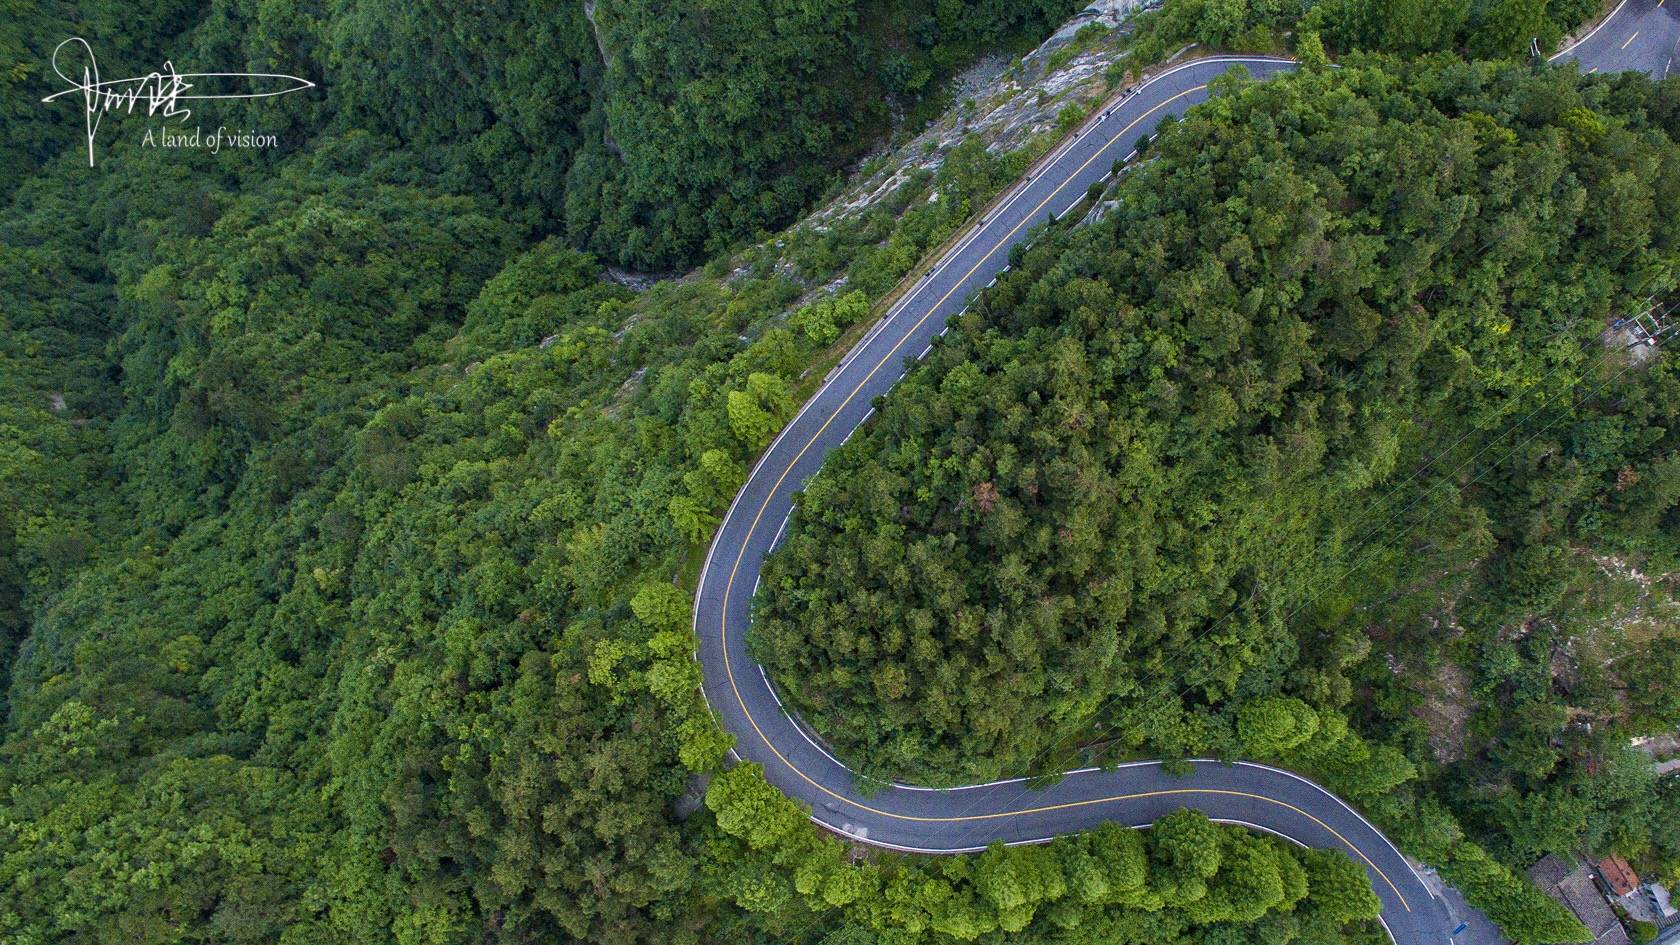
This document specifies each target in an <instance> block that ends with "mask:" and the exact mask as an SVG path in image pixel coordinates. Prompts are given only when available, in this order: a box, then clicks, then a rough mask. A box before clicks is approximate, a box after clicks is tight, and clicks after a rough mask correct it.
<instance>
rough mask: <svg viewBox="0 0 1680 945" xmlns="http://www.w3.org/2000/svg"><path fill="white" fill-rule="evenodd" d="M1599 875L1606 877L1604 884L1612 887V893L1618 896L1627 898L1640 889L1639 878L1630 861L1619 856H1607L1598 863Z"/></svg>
mask: <svg viewBox="0 0 1680 945" xmlns="http://www.w3.org/2000/svg"><path fill="white" fill-rule="evenodd" d="M1598 873H1599V875H1600V876H1603V877H1604V884H1605V885H1606V886H1609V887H1610V892H1612V893H1614V894H1615V895H1618V896H1625V895H1627V894H1628V893H1630V892H1633V891H1634V890H1635V889H1638V888H1639V876H1638V874H1636V873H1634V871H1633V867H1631V866H1629V865H1628V861H1627V860H1624V859H1622V858H1621V857H1619V856H1613V855H1612V856H1607V857H1605V858H1604V859H1602V860H1599V861H1598Z"/></svg>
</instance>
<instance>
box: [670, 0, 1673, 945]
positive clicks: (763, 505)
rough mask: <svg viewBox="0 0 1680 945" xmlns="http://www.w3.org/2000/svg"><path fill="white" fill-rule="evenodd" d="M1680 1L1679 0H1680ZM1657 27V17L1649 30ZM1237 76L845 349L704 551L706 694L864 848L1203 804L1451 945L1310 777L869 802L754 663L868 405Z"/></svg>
mask: <svg viewBox="0 0 1680 945" xmlns="http://www.w3.org/2000/svg"><path fill="white" fill-rule="evenodd" d="M1665 2H1666V0H1627V2H1626V3H1624V4H1623V8H1622V9H1618V11H1617V12H1616V13H1615V14H1613V15H1612V16H1611V17H1610V18H1609V19H1607V20H1606V21H1605V23H1604V24H1603V25H1601V27H1600V28H1599V29H1598V30H1597V31H1595V33H1594V34H1593V35H1591V36H1589V37H1586V38H1585V39H1583V41H1582V43H1581V44H1579V45H1578V47H1577V48H1576V50H1572V51H1569V52H1566V53H1565V54H1564V55H1568V56H1572V57H1575V58H1578V59H1581V60H1584V61H1583V63H1582V64H1583V66H1584V67H1590V68H1599V69H1603V68H1606V66H1609V65H1612V64H1614V63H1615V62H1617V61H1619V60H1618V59H1617V58H1616V57H1617V56H1618V55H1620V54H1621V53H1622V51H1623V50H1624V49H1627V48H1630V47H1632V46H1634V45H1635V42H1633V41H1628V42H1622V41H1621V40H1614V41H1612V38H1613V37H1615V36H1618V35H1624V34H1625V35H1630V34H1632V33H1633V32H1635V31H1637V32H1641V33H1643V32H1645V31H1646V30H1648V29H1653V28H1654V27H1653V25H1652V23H1657V27H1656V32H1658V33H1662V34H1664V35H1666V36H1667V38H1666V39H1663V38H1662V36H1656V37H1647V42H1648V43H1653V44H1654V45H1652V46H1651V49H1654V50H1657V51H1658V52H1660V51H1661V49H1660V46H1661V43H1663V42H1667V43H1668V44H1669V48H1672V43H1673V39H1674V37H1675V35H1677V33H1676V31H1674V30H1672V29H1667V27H1669V26H1671V25H1672V24H1673V23H1674V22H1675V21H1674V20H1672V19H1671V18H1670V17H1669V14H1668V13H1667V12H1666V11H1664V10H1663V9H1662V7H1663V4H1664V3H1665ZM1674 2H1676V4H1677V6H1680V0H1674ZM1647 8H1649V9H1647ZM1652 11H1655V12H1654V13H1653V12H1652ZM1636 14H1637V15H1636ZM1623 16H1625V17H1626V19H1625V20H1623V21H1620V22H1618V20H1617V18H1618V17H1623ZM1647 16H1650V17H1655V19H1654V20H1653V21H1651V22H1646V21H1644V20H1640V19H1639V18H1640V17H1647ZM1636 20H1639V23H1638V24H1636V23H1635V21H1636ZM1659 21H1660V22H1659ZM1618 31H1620V32H1618ZM1599 34H1603V36H1604V39H1603V40H1600V39H1599ZM1618 43H1619V44H1620V45H1618ZM1589 44H1592V45H1589ZM1601 47H1602V49H1601ZM1639 49H1640V50H1641V52H1640V58H1639V60H1638V63H1637V64H1635V65H1634V66H1630V68H1644V67H1645V66H1644V63H1645V60H1646V59H1647V58H1650V57H1655V56H1656V55H1657V53H1656V52H1652V53H1650V54H1649V56H1647V54H1646V52H1645V49H1646V47H1645V46H1640V47H1639ZM1554 58H1555V57H1554ZM1652 61H1655V59H1654V58H1653V59H1652ZM1589 62H1590V65H1589ZM1238 65H1240V66H1242V67H1244V68H1246V69H1247V70H1248V72H1249V73H1250V74H1251V75H1252V76H1254V77H1255V78H1266V77H1269V76H1272V75H1274V74H1276V73H1279V72H1283V71H1288V70H1291V69H1293V68H1294V64H1293V63H1292V62H1290V61H1288V60H1284V59H1277V58H1271V57H1255V56H1223V57H1214V58H1207V59H1200V60H1195V61H1192V62H1189V63H1185V64H1183V65H1180V66H1177V67H1175V68H1172V69H1168V70H1166V71H1164V72H1162V73H1160V74H1159V75H1157V76H1155V77H1153V78H1151V79H1149V80H1148V81H1146V82H1144V83H1142V84H1141V85H1139V86H1138V87H1137V88H1136V89H1134V90H1133V91H1132V92H1131V93H1130V94H1128V95H1127V96H1126V97H1125V98H1124V99H1122V100H1121V101H1119V102H1117V103H1111V104H1110V106H1109V107H1107V109H1106V110H1105V111H1104V112H1102V113H1100V114H1099V115H1097V116H1095V117H1094V118H1093V119H1092V120H1090V121H1088V122H1087V123H1086V124H1085V125H1084V126H1083V127H1082V128H1081V129H1080V130H1079V131H1078V132H1077V133H1076V135H1075V136H1074V137H1073V138H1072V139H1070V140H1068V141H1066V142H1065V143H1064V144H1063V145H1062V146H1061V147H1059V148H1058V149H1057V150H1056V151H1054V152H1052V154H1051V155H1049V156H1048V157H1047V158H1045V159H1044V160H1041V161H1040V162H1039V163H1038V164H1037V165H1035V167H1034V168H1033V170H1032V171H1031V172H1030V173H1029V174H1028V175H1027V176H1026V177H1024V178H1023V179H1022V180H1021V181H1019V182H1017V184H1016V185H1015V187H1014V188H1013V189H1012V190H1011V191H1010V192H1009V193H1008V194H1007V195H1006V196H1005V197H1004V198H1002V199H1001V200H1000V201H998V202H996V203H995V204H994V205H993V207H992V208H991V209H990V210H988V211H987V214H986V216H984V217H983V218H982V219H981V221H980V222H979V223H978V225H976V226H975V227H973V228H972V229H971V230H970V231H969V232H968V233H966V234H965V235H964V236H963V237H962V238H961V239H960V240H959V241H958V242H957V243H956V244H955V245H954V246H952V247H951V248H950V249H949V250H948V251H947V252H946V253H945V254H944V256H942V257H941V258H940V259H939V261H938V263H937V264H936V265H935V266H934V268H933V269H932V270H931V271H930V272H929V273H928V275H926V276H924V277H923V278H922V279H921V280H920V281H918V282H917V283H916V284H915V285H914V286H913V287H912V288H911V289H910V290H908V291H907V292H906V293H905V294H904V296H903V297H902V298H901V299H900V300H899V302H898V303H897V304H895V305H894V306H893V307H892V308H891V309H890V310H889V311H888V312H887V314H886V315H885V316H883V318H882V319H881V321H880V322H878V323H877V324H876V325H875V326H874V327H873V328H872V329H871V331H870V332H869V334H868V335H866V336H865V337H864V339H863V340H862V341H861V342H859V343H858V345H857V346H856V347H854V348H853V349H852V350H851V351H850V352H848V353H847V355H846V357H845V358H844V359H843V360H842V361H841V363H840V365H839V366H838V367H837V368H836V369H835V370H834V371H833V372H832V373H831V374H830V376H829V377H828V378H827V380H826V381H825V382H824V384H823V385H822V387H821V388H820V389H819V390H818V391H817V392H816V393H815V394H814V395H813V396H812V397H811V399H810V400H809V401H807V402H806V404H805V405H804V407H802V408H801V409H800V411H799V413H798V415H796V416H795V417H794V419H793V420H792V421H791V422H790V423H789V424H788V425H787V427H786V428H785V429H784V430H782V432H781V434H780V435H779V436H778V437H777V438H776V440H775V441H774V442H773V443H772V444H771V445H770V448H769V449H768V450H766V451H765V453H764V455H763V456H762V457H761V458H760V460H759V462H758V464H757V465H756V466H755V467H754V468H753V470H752V473H751V474H750V475H749V476H748V478H747V482H746V484H745V485H744V486H743V487H742V489H741V492H740V494H739V495H737V496H736V498H735V501H734V503H733V504H732V505H731V506H730V508H729V511H728V513H727V514H726V515H725V517H724V520H723V523H722V525H721V526H720V527H719V529H718V532H717V535H716V537H715V539H714V540H713V543H712V547H711V549H710V551H709V552H708V554H707V557H706V563H705V567H704V570H703V571H702V573H701V576H700V584H699V591H698V593H697V595H696V599H695V609H694V628H695V632H696V635H697V636H698V638H699V653H698V658H699V660H700V663H701V667H702V671H703V675H704V691H705V696H706V700H707V702H708V703H709V704H710V706H711V708H712V711H713V712H715V713H716V714H717V716H718V718H719V720H720V721H721V723H722V724H723V726H724V728H725V729H727V730H728V731H729V732H731V733H733V734H734V736H735V739H736V744H735V749H734V751H733V752H732V754H733V755H734V756H735V757H736V758H737V760H746V761H753V762H758V763H759V764H761V765H762V766H763V768H764V774H765V777H766V778H767V779H768V780H769V781H770V783H771V784H773V785H775V786H776V787H777V788H779V789H780V790H782V791H784V792H785V793H787V794H788V795H789V796H790V797H793V798H795V799H797V800H799V801H801V802H803V803H805V804H808V805H809V806H810V808H811V811H812V819H813V820H815V821H816V822H817V823H819V824H821V825H822V826H823V827H826V828H828V829H830V830H833V831H835V832H837V833H840V834H844V835H846V836H848V837H849V838H851V839H854V840H857V841H860V842H864V843H869V844H874V845H877V846H881V847H888V848H892V849H896V850H906V851H914V852H924V853H954V852H962V851H973V850H979V849H983V848H984V847H986V846H987V845H988V844H990V843H992V842H994V841H999V840H1001V841H1003V842H1005V843H1031V842H1037V841H1042V840H1047V839H1050V838H1052V837H1055V836H1059V835H1062V834H1067V833H1073V832H1076V831H1080V830H1084V829H1088V828H1091V827H1094V826H1096V825H1097V824H1099V823H1101V822H1102V821H1106V820H1113V821H1118V822H1120V823H1124V824H1129V825H1133V826H1144V825H1147V824H1150V823H1152V822H1154V820H1155V819H1156V818H1158V817H1160V816H1162V815H1163V814H1166V813H1168V812H1170V811H1172V810H1175V809H1177V808H1180V807H1194V808H1196V809H1198V810H1201V811H1203V812H1204V813H1206V814H1207V815H1208V816H1209V817H1211V818H1213V819H1215V820H1218V821H1221V822H1225V823H1231V824H1240V825H1244V826H1247V827H1251V828H1253V829H1257V830H1262V831H1266V832H1270V833H1274V834H1278V835H1281V836H1284V837H1287V838H1288V839H1290V840H1292V841H1294V842H1297V843H1301V844H1305V845H1308V846H1313V847H1324V848H1333V849H1340V850H1342V851H1344V852H1345V853H1347V854H1348V855H1349V856H1350V857H1352V858H1353V860H1354V861H1355V862H1356V863H1360V864H1361V865H1363V866H1364V867H1365V868H1366V870H1367V872H1368V873H1369V875H1370V877H1371V882H1372V886H1373V888H1374V889H1375V891H1376V893H1377V895H1378V897H1380V898H1381V900H1382V906H1383V910H1382V922H1383V925H1384V926H1385V927H1386V928H1387V930H1388V932H1389V935H1390V936H1391V937H1392V938H1393V939H1394V940H1395V942H1396V943H1398V945H1446V943H1448V942H1450V940H1451V939H1450V930H1451V923H1450V920H1449V919H1448V914H1447V910H1446V908H1445V907H1444V906H1443V904H1442V902H1441V901H1440V900H1439V899H1437V898H1436V897H1435V896H1434V894H1433V893H1432V892H1431V890H1430V888H1429V887H1428V886H1427V885H1426V884H1425V883H1424V881H1423V879H1422V878H1421V877H1420V876H1419V875H1418V874H1417V873H1416V872H1414V871H1413V869H1412V868H1411V866H1410V864H1408V862H1407V861H1406V858H1405V857H1404V856H1402V855H1401V853H1400V851H1399V850H1397V849H1396V848H1395V847H1394V845H1393V844H1392V843H1390V842H1389V841H1388V839H1387V838H1386V837H1384V836H1383V835H1382V834H1381V833H1380V832H1379V831H1378V830H1377V829H1376V828H1375V827H1373V826H1372V825H1371V824H1370V823H1369V822H1367V821H1366V820H1365V819H1364V818H1363V817H1362V816H1361V815H1360V814H1359V812H1358V811H1356V810H1354V809H1353V808H1352V807H1350V806H1349V805H1347V804H1346V803H1344V802H1343V801H1342V800H1340V799H1339V798H1337V797H1336V796H1334V795H1332V794H1331V793H1329V792H1328V791H1326V790H1324V789H1323V788H1321V787H1319V786H1317V785H1316V784H1313V783H1312V782H1311V781H1308V780H1306V779H1304V778H1302V777H1300V776H1298V775H1295V774H1292V773H1290V772H1287V771H1283V770H1280V769H1277V768H1272V767H1267V766H1264V765H1255V764H1246V763H1239V764H1229V765H1227V764H1221V763H1218V762H1212V761H1201V762H1196V763H1194V765H1193V770H1192V771H1191V772H1190V773H1189V774H1187V775H1185V776H1182V777H1175V776H1171V775H1168V774H1166V773H1165V772H1164V771H1163V770H1162V769H1161V766H1160V765H1159V764H1158V763H1155V762H1142V763H1137V764H1131V765H1126V766H1122V767H1120V768H1116V769H1110V770H1101V769H1084V770H1079V771H1072V772H1068V773H1067V774H1066V775H1065V776H1063V777H1062V778H1061V779H1060V780H1059V781H1057V783H1055V784H1054V785H1051V786H1049V787H1029V786H1028V784H1027V783H1026V782H1025V781H1024V780H1023V779H1012V780H1005V781H997V782H992V783H988V784H977V785H970V786H967V787H959V788H949V789H932V788H923V787H917V786H914V785H907V784H891V785H887V786H884V787H879V786H877V787H875V788H874V789H873V790H869V791H865V790H860V789H859V786H858V784H857V782H856V781H855V780H854V775H853V773H852V771H851V770H850V769H848V768H847V767H846V766H845V765H844V764H842V763H841V762H840V761H838V760H837V759H835V758H834V757H833V756H832V755H830V754H829V753H828V752H827V751H826V750H825V749H824V748H823V747H822V745H821V744H820V743H819V741H818V739H816V738H815V737H814V736H813V735H812V734H811V733H809V732H808V731H807V730H806V729H805V727H804V726H803V724H802V723H801V722H800V721H799V720H798V719H797V718H795V717H794V716H793V715H792V714H791V713H790V712H788V711H787V710H785V709H784V708H783V707H782V705H781V702H780V700H779V699H778V697H777V695H776V693H775V690H774V689H773V688H772V687H771V685H770V682H769V680H768V679H767V678H766V676H765V674H764V671H763V670H762V669H761V668H760V667H759V666H758V664H757V663H755V662H754V661H753V660H752V658H751V657H750V656H749V655H748V652H747V645H746V635H747V625H748V621H749V618H750V616H751V610H752V599H753V595H754V593H755V592H756V591H757V587H758V578H759V570H760V567H761V565H762V564H763V562H764V558H765V556H766V555H768V554H769V553H770V552H771V550H772V549H773V548H774V547H775V546H776V544H777V542H779V541H780V540H781V537H782V533H783V531H784V530H785V529H786V527H787V522H788V518H789V516H790V515H791V514H792V510H793V505H794V498H795V496H796V494H797V492H798V491H799V489H800V488H801V487H802V485H803V484H804V483H805V481H806V480H807V479H808V478H809V477H810V476H812V475H813V474H814V473H816V471H817V470H818V469H819V468H821V466H822V463H823V460H824V458H825V457H827V455H828V453H829V451H831V450H833V449H834V448H835V447H837V446H839V445H840V444H841V443H842V442H844V441H845V440H846V439H847V437H849V436H850V435H851V434H852V433H853V431H855V430H856V429H857V428H858V427H859V426H860V425H861V424H862V423H863V422H864V421H865V420H867V419H868V417H869V415H870V414H871V413H872V412H873V408H872V406H871V403H872V401H873V400H874V399H875V398H876V397H879V396H881V395H882V394H885V393H886V392H887V391H888V390H889V389H891V388H892V386H893V385H894V383H896V382H897V380H898V379H899V378H900V377H902V376H903V373H904V372H905V370H907V362H908V361H909V360H910V359H913V358H916V359H919V358H920V357H922V356H923V355H925V354H926V353H927V351H928V350H929V348H930V347H931V345H932V344H933V343H934V340H935V338H936V337H937V336H939V335H941V334H943V333H944V330H945V324H946V321H947V320H948V319H950V318H951V317H952V316H953V315H955V314H957V313H958V312H960V311H961V310H962V308H963V306H964V305H965V304H966V303H967V300H968V299H969V298H970V297H971V296H973V295H974V294H975V293H977V292H979V291H981V290H983V289H984V288H986V287H987V286H989V285H991V284H992V282H994V281H995V280H996V278H997V277H998V275H999V274H1000V273H1002V272H1003V271H1005V270H1006V269H1007V268H1008V266H1007V262H1008V258H1009V250H1010V247H1012V246H1014V245H1015V244H1016V243H1019V242H1020V241H1021V240H1023V239H1024V238H1026V237H1027V235H1028V233H1029V231H1031V230H1032V228H1033V227H1034V226H1035V225H1036V224H1039V223H1041V222H1044V221H1046V220H1049V219H1052V218H1054V217H1056V216H1058V215H1060V214H1063V213H1065V212H1067V211H1068V210H1069V209H1071V208H1072V207H1074V206H1076V205H1077V204H1078V203H1079V202H1080V201H1081V200H1083V199H1084V197H1085V194H1086V191H1087V188H1089V187H1090V186H1091V185H1092V184H1093V183H1096V182H1098V181H1102V180H1106V179H1107V178H1108V176H1109V174H1110V172H1111V168H1112V167H1113V166H1114V165H1115V164H1116V162H1119V161H1121V160H1123V159H1126V158H1128V157H1129V156H1131V152H1132V150H1133V148H1134V146H1135V145H1136V143H1137V142H1138V140H1139V139H1140V138H1142V137H1144V136H1145V135H1147V134H1150V133H1152V132H1153V130H1154V129H1155V127H1156V126H1157V125H1158V124H1159V123H1160V121H1161V120H1162V118H1164V117H1165V116H1167V115H1177V114H1182V113H1183V112H1184V111H1185V110H1186V109H1188V108H1190V107H1191V106H1192V105H1194V104H1196V103H1198V102H1200V101H1202V100H1204V99H1206V98H1207V95H1208V92H1207V87H1208V83H1209V82H1210V81H1211V80H1213V79H1214V78H1216V77H1217V76H1219V75H1221V74H1222V73H1224V72H1226V71H1227V70H1229V69H1230V68H1232V67H1233V66H1238ZM1606 71H1608V70H1606ZM1656 74H1658V75H1661V72H1660V71H1659V72H1657V73H1656Z"/></svg>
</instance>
